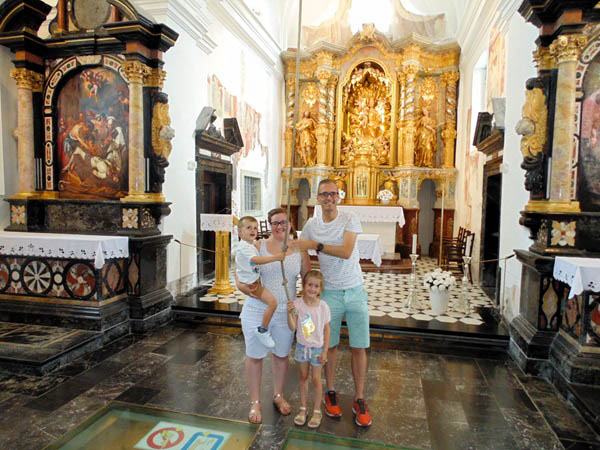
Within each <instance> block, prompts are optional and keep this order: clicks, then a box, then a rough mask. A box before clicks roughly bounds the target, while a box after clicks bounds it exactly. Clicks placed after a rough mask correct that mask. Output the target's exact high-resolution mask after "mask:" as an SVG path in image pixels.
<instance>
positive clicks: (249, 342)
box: [236, 208, 310, 423]
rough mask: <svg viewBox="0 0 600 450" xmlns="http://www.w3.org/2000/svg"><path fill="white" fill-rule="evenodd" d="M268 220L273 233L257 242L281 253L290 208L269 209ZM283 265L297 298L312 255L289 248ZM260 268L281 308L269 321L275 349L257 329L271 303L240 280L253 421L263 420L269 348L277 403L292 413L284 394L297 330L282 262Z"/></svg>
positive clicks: (263, 250) (264, 252) (264, 250)
mask: <svg viewBox="0 0 600 450" xmlns="http://www.w3.org/2000/svg"><path fill="white" fill-rule="evenodd" d="M268 220H269V224H270V226H271V236H270V237H269V238H268V239H264V240H260V241H257V242H256V243H255V246H256V248H257V249H258V253H259V255H260V256H272V255H276V254H278V253H281V252H282V251H283V242H284V239H285V233H286V231H288V230H289V227H290V224H289V222H288V220H287V215H286V212H285V210H283V209H282V208H275V209H273V210H271V211H269V214H268ZM290 239H291V238H290ZM283 266H284V268H285V277H286V279H287V289H288V292H289V295H290V299H292V300H293V299H295V298H296V281H297V279H298V276H304V274H305V273H306V272H308V271H309V270H310V259H309V257H308V254H307V253H306V252H298V251H294V250H292V249H288V251H287V253H286V256H285V260H284V262H283ZM258 268H259V271H260V279H261V283H262V286H264V288H265V289H266V290H268V291H270V292H271V293H272V294H273V296H274V297H275V298H276V299H277V308H276V310H275V313H274V314H273V318H272V319H271V322H270V325H269V331H270V333H271V337H272V338H273V341H274V342H275V346H274V348H273V349H271V350H269V349H268V348H267V347H265V346H264V345H263V344H262V343H261V341H260V340H259V337H258V333H257V332H256V330H257V328H258V327H259V326H260V325H261V323H262V320H263V312H264V311H265V309H266V308H267V305H266V304H265V303H263V302H262V301H261V300H259V299H257V298H254V297H252V295H255V294H253V291H252V290H251V288H250V287H249V286H248V285H246V284H243V283H241V282H240V281H239V280H236V284H237V287H238V289H239V290H240V291H242V292H243V293H244V294H246V295H247V296H248V297H247V298H246V301H245V302H244V307H243V308H242V313H241V315H240V318H241V320H242V331H243V333H244V341H245V343H246V360H245V365H246V378H247V380H248V388H249V390H250V400H251V408H250V412H249V414H248V420H249V421H250V422H251V423H261V422H262V415H261V404H260V398H261V380H262V368H263V359H264V358H265V357H266V356H267V354H268V353H269V351H271V353H272V355H273V356H272V358H273V359H272V366H273V403H274V404H275V406H276V407H277V409H278V410H279V412H280V413H281V414H283V415H288V414H289V413H290V412H291V407H290V405H289V403H288V402H287V401H286V400H285V398H284V396H283V388H284V383H285V378H286V375H287V371H288V361H289V360H288V355H289V353H290V350H291V348H292V342H293V339H294V332H293V331H292V330H291V329H290V328H289V326H288V318H287V316H288V313H287V295H286V293H285V290H284V287H283V278H282V274H281V263H280V262H279V261H276V262H271V263H268V264H261V265H259V266H258Z"/></svg>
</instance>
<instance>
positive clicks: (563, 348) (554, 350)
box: [549, 331, 600, 386]
mask: <svg viewBox="0 0 600 450" xmlns="http://www.w3.org/2000/svg"><path fill="white" fill-rule="evenodd" d="M549 360H550V363H551V364H552V367H553V369H554V371H555V372H558V374H560V376H561V377H562V378H564V380H565V381H567V382H568V383H576V384H585V385H591V386H600V353H592V352H587V351H586V350H585V349H584V348H582V347H581V346H580V345H579V344H578V343H577V342H576V341H575V340H574V339H571V338H570V337H568V336H567V335H566V334H564V332H562V331H561V332H560V333H558V334H557V336H556V337H555V338H554V341H553V342H552V347H551V348H550V357H549ZM561 377H558V376H557V375H556V374H554V376H553V381H554V380H557V381H560V378H561Z"/></svg>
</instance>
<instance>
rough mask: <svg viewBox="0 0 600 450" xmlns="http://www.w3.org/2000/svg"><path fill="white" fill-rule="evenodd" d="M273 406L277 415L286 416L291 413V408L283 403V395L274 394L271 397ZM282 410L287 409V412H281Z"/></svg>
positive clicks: (286, 403)
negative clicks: (277, 412)
mask: <svg viewBox="0 0 600 450" xmlns="http://www.w3.org/2000/svg"><path fill="white" fill-rule="evenodd" d="M273 405H275V408H276V409H277V411H279V414H281V415H282V416H287V415H289V414H290V413H291V412H292V407H291V406H290V404H289V403H288V402H286V401H285V398H283V395H281V394H275V396H274V397H273ZM286 406H287V408H286ZM284 408H286V409H287V412H284V411H283V409H284Z"/></svg>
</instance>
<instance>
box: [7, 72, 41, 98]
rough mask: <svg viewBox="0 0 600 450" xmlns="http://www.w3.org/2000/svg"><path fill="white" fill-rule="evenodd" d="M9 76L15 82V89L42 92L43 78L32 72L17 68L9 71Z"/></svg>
mask: <svg viewBox="0 0 600 450" xmlns="http://www.w3.org/2000/svg"><path fill="white" fill-rule="evenodd" d="M10 76H11V77H12V78H13V79H14V80H15V81H16V82H17V87H19V88H25V89H31V90H32V91H34V92H42V84H43V80H44V78H43V76H42V74H40V73H37V72H34V71H33V70H29V69H25V68H18V69H12V70H11V71H10Z"/></svg>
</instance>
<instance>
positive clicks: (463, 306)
mask: <svg viewBox="0 0 600 450" xmlns="http://www.w3.org/2000/svg"><path fill="white" fill-rule="evenodd" d="M469 237H471V236H469ZM467 241H468V239H467ZM469 264H471V257H470V256H463V277H462V286H461V288H460V297H459V298H458V305H457V306H458V310H459V311H461V312H463V311H464V313H465V315H468V314H470V313H471V305H470V304H469V297H468V293H467V286H468V285H469V276H468V272H467V271H468V270H469Z"/></svg>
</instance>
